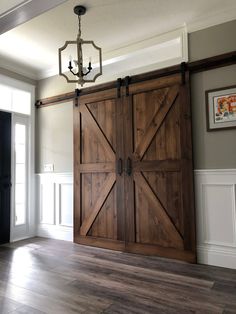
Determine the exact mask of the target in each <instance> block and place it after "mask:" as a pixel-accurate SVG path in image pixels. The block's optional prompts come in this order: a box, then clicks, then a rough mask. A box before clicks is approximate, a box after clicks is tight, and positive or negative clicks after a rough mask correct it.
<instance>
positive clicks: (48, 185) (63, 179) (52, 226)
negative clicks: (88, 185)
mask: <svg viewBox="0 0 236 314" xmlns="http://www.w3.org/2000/svg"><path fill="white" fill-rule="evenodd" d="M36 183H37V184H36V188H37V193H38V213H39V215H38V223H37V226H38V227H37V235H38V236H43V237H48V238H53V239H60V240H67V241H72V240H73V176H72V173H41V174H37V180H36Z"/></svg>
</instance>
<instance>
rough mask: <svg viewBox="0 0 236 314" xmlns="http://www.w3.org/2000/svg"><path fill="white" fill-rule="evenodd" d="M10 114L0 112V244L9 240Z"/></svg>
mask: <svg viewBox="0 0 236 314" xmlns="http://www.w3.org/2000/svg"><path fill="white" fill-rule="evenodd" d="M10 202H11V114H10V113H7V112H0V244H3V243H7V242H9V240H10V205H11V203H10Z"/></svg>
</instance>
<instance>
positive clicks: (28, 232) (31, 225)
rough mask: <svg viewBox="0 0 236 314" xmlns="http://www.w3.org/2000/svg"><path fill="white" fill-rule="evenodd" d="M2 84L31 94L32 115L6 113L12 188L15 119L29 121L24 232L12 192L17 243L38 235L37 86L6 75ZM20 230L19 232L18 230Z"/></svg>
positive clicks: (0, 78) (12, 234)
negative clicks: (9, 115) (9, 128)
mask: <svg viewBox="0 0 236 314" xmlns="http://www.w3.org/2000/svg"><path fill="white" fill-rule="evenodd" d="M0 83H1V84H4V85H6V86H8V87H12V88H16V89H19V90H22V91H26V92H29V93H30V94H31V115H30V116H29V115H25V114H20V113H14V112H11V111H7V110H2V109H0V110H1V111H5V112H11V113H12V140H11V142H12V143H11V147H12V150H11V176H12V186H14V183H15V182H13V180H14V177H15V173H14V168H15V165H14V138H13V136H14V130H13V128H14V119H15V118H16V117H27V118H28V119H29V136H28V147H29V148H28V200H27V202H28V226H27V228H26V229H25V231H24V232H22V230H20V227H21V225H19V226H15V216H14V212H15V210H14V190H13V188H12V191H11V229H10V242H15V241H18V240H21V239H25V238H29V237H33V236H35V235H36V221H35V217H36V214H35V86H34V85H31V84H29V83H26V82H22V81H19V80H16V79H13V78H10V77H7V76H5V75H2V74H0ZM17 229H19V230H17Z"/></svg>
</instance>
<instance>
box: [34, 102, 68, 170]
mask: <svg viewBox="0 0 236 314" xmlns="http://www.w3.org/2000/svg"><path fill="white" fill-rule="evenodd" d="M72 134H73V104H72V102H66V103H60V104H58V105H57V106H49V107H45V108H41V109H36V154H35V155H36V172H37V173H41V172H44V165H45V164H53V165H54V172H72V168H73V139H72Z"/></svg>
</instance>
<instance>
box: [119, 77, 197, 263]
mask: <svg viewBox="0 0 236 314" xmlns="http://www.w3.org/2000/svg"><path fill="white" fill-rule="evenodd" d="M160 80H161V79H160ZM177 81H178V80H177V77H176V76H175V78H174V79H173V81H172V84H171V78H169V79H168V80H167V81H166V79H163V81H162V83H161V82H160V83H159V84H156V85H155V83H154V81H152V82H151V85H148V82H146V87H147V89H146V90H145V89H144V88H141V85H140V84H138V85H137V86H136V84H133V86H132V89H130V91H131V95H130V97H129V101H126V102H125V106H126V111H127V112H129V111H130V110H131V111H132V121H130V120H129V119H127V121H126V128H131V129H132V128H133V137H131V138H130V137H129V138H127V139H126V144H125V145H126V146H128V147H130V148H129V149H128V148H127V149H126V155H125V158H131V160H132V171H133V173H132V175H131V176H129V175H126V185H129V186H130V188H129V191H131V193H132V191H133V194H134V200H135V201H134V202H133V204H132V201H129V202H126V211H127V212H128V213H127V214H126V217H127V219H126V221H127V223H128V224H129V225H130V224H132V222H134V228H131V231H127V233H128V234H129V239H128V240H127V242H126V247H127V249H128V250H129V251H133V252H140V253H142V252H143V253H145V254H147V253H148V250H150V252H152V253H153V254H155V253H154V252H156V253H157V254H159V253H160V252H161V254H162V255H163V256H167V257H168V256H170V255H172V254H173V252H176V258H181V259H185V260H188V261H189V260H192V261H194V260H195V253H194V252H195V243H194V236H193V234H194V231H192V229H194V228H195V227H194V216H193V214H194V210H193V198H191V196H192V194H191V193H190V192H191V189H192V174H191V173H192V166H191V154H190V149H191V128H190V129H189V98H188V97H187V96H186V95H187V94H188V84H187V85H185V86H182V85H180V84H179V83H178V84H176V82H177ZM165 82H166V83H167V84H166V85H165ZM135 87H137V89H136V88H135ZM130 107H131V108H132V109H128V108H130ZM186 117H187V118H186ZM186 130H188V134H187V135H186V134H184V132H186ZM182 146H187V149H186V148H183V147H182ZM186 153H188V154H189V155H188V160H186V159H185V156H186ZM186 169H188V171H189V176H188V175H187V172H188V171H186ZM187 182H188V183H187ZM187 186H188V187H187ZM185 189H186V191H187V192H188V193H189V195H191V196H190V197H188V198H186V197H185ZM129 199H132V197H129ZM126 228H127V229H128V226H127V227H126ZM190 230H191V231H190ZM132 233H133V235H132ZM190 234H191V236H190V239H188V240H187V242H186V240H185V239H186V236H187V237H188V236H189V235H190ZM186 243H188V245H186ZM145 245H146V247H145ZM144 247H145V249H144ZM155 247H156V249H155Z"/></svg>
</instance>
